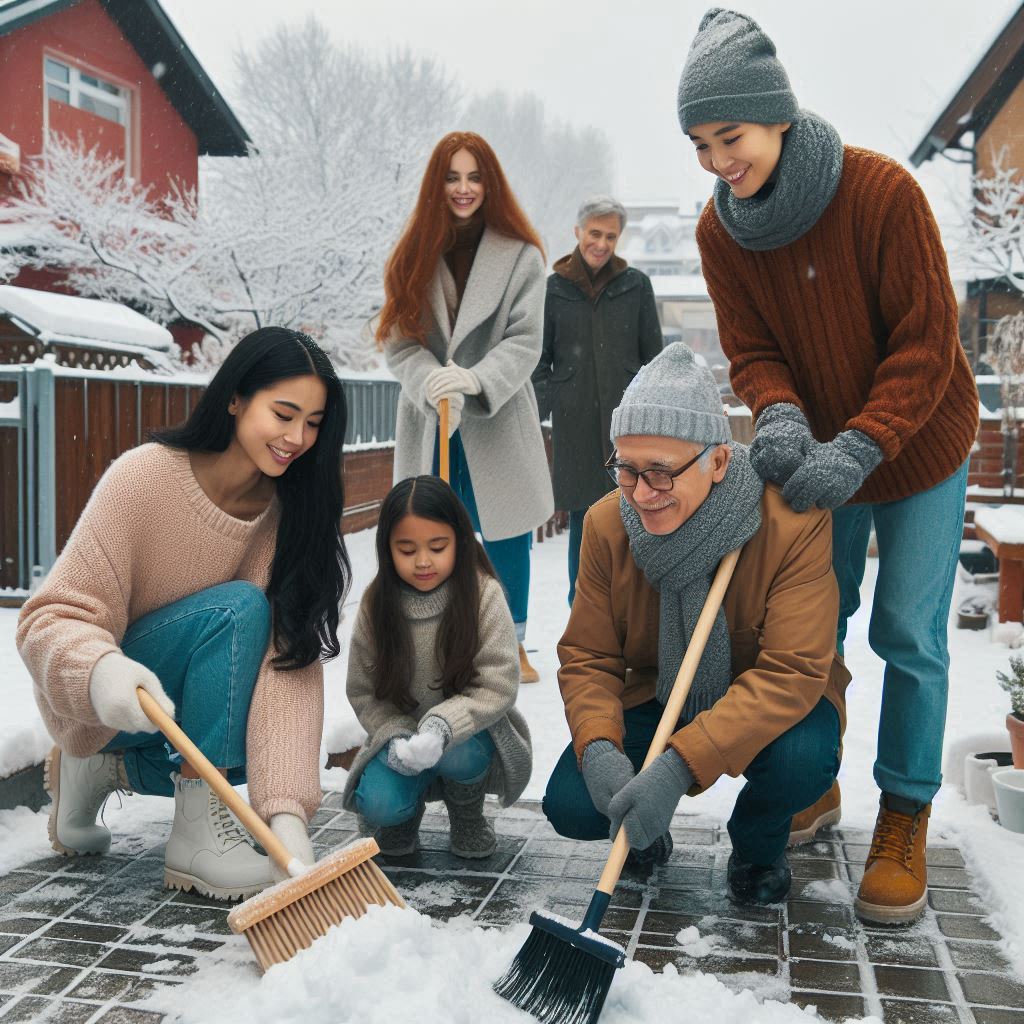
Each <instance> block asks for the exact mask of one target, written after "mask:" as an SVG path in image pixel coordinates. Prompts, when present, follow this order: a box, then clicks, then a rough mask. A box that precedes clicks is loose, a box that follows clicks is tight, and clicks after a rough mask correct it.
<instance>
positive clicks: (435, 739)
mask: <svg viewBox="0 0 1024 1024" xmlns="http://www.w3.org/2000/svg"><path fill="white" fill-rule="evenodd" d="M451 739H452V733H451V729H449V728H448V723H447V722H446V721H445V720H444V719H443V718H441V717H440V716H439V715H427V717H426V718H424V719H423V721H422V722H420V726H419V729H418V730H417V732H416V733H415V735H413V736H410V737H409V738H408V739H404V738H401V737H400V738H397V739H393V740H392V741H391V742H392V744H394V754H395V758H396V759H397V761H398V762H399V764H400V765H401V767H400V768H399V769H398V771H400V772H402V774H403V775H417V774H419V772H425V771H426V770H427V769H428V768H433V767H434V765H435V764H437V762H438V761H440V760H441V755H442V754H444V749H445V747H447V746H448V744H449V743H450V742H451Z"/></svg>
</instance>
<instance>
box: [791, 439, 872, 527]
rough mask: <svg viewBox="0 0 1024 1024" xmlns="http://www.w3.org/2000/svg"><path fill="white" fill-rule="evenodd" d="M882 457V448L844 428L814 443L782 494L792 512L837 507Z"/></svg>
mask: <svg viewBox="0 0 1024 1024" xmlns="http://www.w3.org/2000/svg"><path fill="white" fill-rule="evenodd" d="M881 461H882V449H881V448H879V447H878V445H877V444H875V442H874V441H872V440H871V438H870V437H868V436H867V434H862V433H861V432H860V431H859V430H844V431H843V432H842V433H841V434H839V435H838V436H837V437H836V438H835V440H833V441H829V442H828V444H819V445H816V446H815V447H814V448H813V449H812V451H811V453H810V454H809V455H808V456H807V460H806V462H804V464H803V465H802V466H801V467H800V468H799V469H798V470H797V471H796V472H795V473H794V474H793V475H792V476H791V477H790V478H789V481H788V483H787V484H786V486H785V487H783V488H782V496H783V498H785V499H786V501H788V502H789V504H790V505H791V506H792V508H793V510H794V511H796V512H806V511H807V510H808V509H809V508H810V507H811V506H812V505H817V506H818V508H839V506H840V505H845V504H846V502H848V501H849V500H850V499H851V498H852V497H853V496H854V494H856V493H857V491H858V490H860V486H861V484H863V483H864V481H865V480H866V479H867V477H868V475H869V474H870V473H871V471H872V470H873V469H874V468H875V467H876V466H877V465H878V464H879V463H880V462H881Z"/></svg>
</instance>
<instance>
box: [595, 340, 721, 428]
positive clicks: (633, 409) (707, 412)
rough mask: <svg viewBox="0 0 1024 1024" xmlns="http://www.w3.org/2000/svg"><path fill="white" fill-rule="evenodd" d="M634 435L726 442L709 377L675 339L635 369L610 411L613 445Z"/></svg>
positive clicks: (718, 400)
mask: <svg viewBox="0 0 1024 1024" xmlns="http://www.w3.org/2000/svg"><path fill="white" fill-rule="evenodd" d="M638 434H643V435H651V436H653V437H674V438H677V439H678V440H680V441H698V442H700V443H702V444H726V443H727V442H728V441H729V440H731V434H730V431H729V421H728V419H727V418H726V416H725V412H724V411H723V409H722V396H721V395H720V394H719V392H718V385H717V384H716V383H715V378H714V377H712V376H711V371H710V370H709V369H707V367H704V366H698V365H697V360H696V358H695V357H694V354H693V351H692V349H690V348H689V347H688V346H686V345H684V344H683V343H682V342H681V341H677V342H674V343H673V344H671V345H666V346H665V348H664V349H663V350H662V351H661V352H659V353H658V355H657V356H656V357H655V358H654V359H652V360H651V361H650V362H649V363H648V364H647V365H646V366H643V367H641V368H640V372H639V373H638V374H637V375H636V376H635V377H634V378H633V380H632V383H631V384H630V385H629V387H628V388H626V391H625V394H624V395H623V396H622V402H621V404H620V405H619V407H618V408H617V409H616V410H615V411H614V412H613V413H612V429H611V439H612V441H613V442H614V441H615V439H616V438H619V437H626V436H633V435H638Z"/></svg>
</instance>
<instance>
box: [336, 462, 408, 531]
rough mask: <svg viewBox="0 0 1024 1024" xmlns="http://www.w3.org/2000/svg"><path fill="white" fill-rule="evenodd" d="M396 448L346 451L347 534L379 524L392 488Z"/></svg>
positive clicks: (343, 526) (344, 527)
mask: <svg viewBox="0 0 1024 1024" xmlns="http://www.w3.org/2000/svg"><path fill="white" fill-rule="evenodd" d="M394 457H395V449H394V447H393V446H389V447H387V448H370V449H359V450H356V451H354V452H346V453H345V518H344V519H343V521H342V531H343V532H344V533H355V532H356V531H357V530H368V529H369V528H370V527H372V526H376V525H377V514H378V512H379V511H380V503H381V502H382V501H383V500H384V496H385V495H386V494H387V493H388V491H390V490H391V474H392V468H393V466H394Z"/></svg>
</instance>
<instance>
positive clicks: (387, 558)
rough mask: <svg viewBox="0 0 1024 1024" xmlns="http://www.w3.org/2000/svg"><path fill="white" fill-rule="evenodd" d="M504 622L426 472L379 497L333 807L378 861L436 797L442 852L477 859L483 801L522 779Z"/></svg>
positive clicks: (489, 843)
mask: <svg viewBox="0 0 1024 1024" xmlns="http://www.w3.org/2000/svg"><path fill="white" fill-rule="evenodd" d="M518 646H519V645H518V643H517V641H516V634H515V629H514V627H513V624H512V615H511V613H510V612H509V610H508V605H507V604H506V602H505V598H504V596H503V593H502V589H501V585H500V584H499V583H498V580H497V579H496V578H495V574H494V569H493V568H492V567H491V563H490V561H489V560H488V558H487V555H486V554H485V552H484V549H483V547H482V546H481V544H480V542H479V541H478V540H477V539H476V536H475V534H474V532H473V524H472V522H471V521H470V518H469V513H468V512H467V511H466V508H465V506H464V505H463V504H462V503H461V502H460V501H459V499H458V498H457V497H456V495H455V492H454V491H453V490H452V489H451V487H449V486H448V484H446V483H444V482H443V481H441V480H439V479H437V477H433V476H418V477H410V478H409V479H406V480H403V481H402V482H401V483H399V484H396V485H395V487H393V488H392V490H391V492H390V493H389V494H388V496H387V497H386V498H385V499H384V502H383V504H382V505H381V510H380V521H379V523H378V525H377V575H376V577H375V578H374V580H373V582H372V583H371V584H370V586H369V587H368V588H367V590H366V593H365V594H364V595H363V600H362V603H361V604H360V607H359V616H358V618H357V619H356V624H355V627H354V628H353V630H352V643H351V646H350V648H349V662H348V681H347V692H348V699H349V702H350V703H351V705H352V709H353V710H354V711H355V713H356V717H357V718H358V719H359V723H360V724H361V725H362V726H363V728H364V729H366V731H367V733H368V736H367V741H366V743H365V744H364V745H363V747H362V749H361V750H360V751H359V754H358V755H357V757H356V759H355V761H354V763H353V765H352V770H351V771H350V772H349V776H348V782H347V784H346V787H345V794H344V798H343V799H344V804H345V807H347V808H348V809H350V810H355V811H357V812H358V813H359V815H360V817H361V819H362V822H361V824H362V825H363V826H364V828H365V829H366V830H367V831H370V830H374V829H376V832H375V836H376V839H377V844H378V846H380V849H381V852H382V853H385V854H390V855H392V856H400V855H402V854H406V853H412V852H413V850H415V849H416V843H417V835H418V833H419V827H420V820H421V818H422V817H423V809H424V806H425V803H426V801H427V800H438V799H443V800H444V802H445V804H446V805H447V808H448V817H449V820H450V822H451V850H452V852H453V853H454V854H455V855H456V856H459V857H469V858H480V857H488V856H490V854H492V853H493V852H494V849H495V837H494V830H493V829H492V828H491V826H490V824H489V823H488V821H487V820H486V818H485V817H484V814H483V805H484V795H485V793H494V794H496V795H497V796H498V797H499V798H500V799H501V802H502V804H503V805H504V806H506V807H507V806H509V805H510V804H513V803H515V801H516V799H517V798H518V797H519V795H520V794H521V793H522V791H523V790H524V789H525V788H526V784H527V782H529V780H530V769H531V766H532V754H531V748H530V732H529V729H528V728H527V726H526V722H525V720H524V719H523V717H522V715H520V714H519V712H518V711H516V709H515V706H514V705H515V700H516V693H517V691H518V688H519V653H518Z"/></svg>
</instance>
